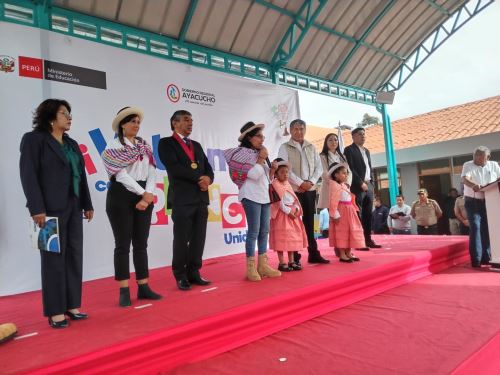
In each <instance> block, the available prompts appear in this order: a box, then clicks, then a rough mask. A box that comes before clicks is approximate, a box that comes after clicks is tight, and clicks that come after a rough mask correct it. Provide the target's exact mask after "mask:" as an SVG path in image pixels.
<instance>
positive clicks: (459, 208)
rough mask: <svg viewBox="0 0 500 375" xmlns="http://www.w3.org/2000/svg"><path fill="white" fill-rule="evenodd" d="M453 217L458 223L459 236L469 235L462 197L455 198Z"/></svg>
mask: <svg viewBox="0 0 500 375" xmlns="http://www.w3.org/2000/svg"><path fill="white" fill-rule="evenodd" d="M454 211H455V216H456V218H457V219H458V220H459V221H460V234H461V235H463V236H468V235H469V220H468V219H467V211H466V210H465V198H464V196H463V195H462V196H459V197H457V200H456V201H455V207H454Z"/></svg>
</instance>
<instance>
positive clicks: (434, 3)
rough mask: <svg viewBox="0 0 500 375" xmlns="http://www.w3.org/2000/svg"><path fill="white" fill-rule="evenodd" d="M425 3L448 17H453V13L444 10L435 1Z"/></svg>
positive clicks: (429, 0) (430, 0) (428, 0)
mask: <svg viewBox="0 0 500 375" xmlns="http://www.w3.org/2000/svg"><path fill="white" fill-rule="evenodd" d="M425 1H427V3H428V4H429V5H430V6H431V7H433V8H434V9H437V10H438V11H440V12H441V13H443V14H445V15H447V16H448V17H449V16H451V13H450V12H449V11H448V10H446V9H444V8H443V7H442V6H441V5H439V4H437V3H436V2H435V1H433V0H425Z"/></svg>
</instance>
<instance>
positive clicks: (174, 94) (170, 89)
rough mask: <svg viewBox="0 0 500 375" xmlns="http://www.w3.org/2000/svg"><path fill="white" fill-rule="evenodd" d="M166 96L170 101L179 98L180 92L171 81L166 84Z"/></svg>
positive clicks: (175, 100)
mask: <svg viewBox="0 0 500 375" xmlns="http://www.w3.org/2000/svg"><path fill="white" fill-rule="evenodd" d="M167 97H168V100H170V101H171V102H172V103H177V102H178V101H179V99H180V98H181V92H180V90H179V88H178V87H177V86H176V85H174V84H173V83H171V84H170V85H168V86H167Z"/></svg>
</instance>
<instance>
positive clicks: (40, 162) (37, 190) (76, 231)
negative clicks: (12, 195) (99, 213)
mask: <svg viewBox="0 0 500 375" xmlns="http://www.w3.org/2000/svg"><path fill="white" fill-rule="evenodd" d="M71 119H72V116H71V106H70V105H69V103H68V102H67V101H65V100H59V99H47V100H45V101H43V102H42V103H41V104H40V105H39V106H38V108H37V109H36V112H35V114H34V116H33V131H31V132H29V133H26V134H24V136H23V139H22V141H21V147H20V149H21V159H20V162H19V166H20V172H21V184H22V186H23V190H24V194H25V196H26V199H27V204H26V206H27V207H28V210H29V212H30V215H31V216H32V217H33V220H34V222H35V223H36V224H37V225H38V226H40V227H41V228H43V227H44V226H45V220H46V217H47V216H54V217H57V218H58V220H59V241H60V250H61V252H60V253H53V252H48V251H43V250H41V251H40V255H41V266H42V300H43V313H44V315H45V316H47V317H48V318H49V325H50V326H51V327H53V328H66V327H68V325H69V323H68V321H67V320H66V315H67V316H69V318H70V319H72V320H81V319H86V318H87V317H88V316H87V314H84V313H82V312H80V310H79V308H80V305H81V299H82V263H83V262H82V261H83V224H82V222H83V219H82V211H83V216H84V217H85V218H86V219H87V220H88V221H90V220H92V217H93V215H94V209H93V208H92V201H91V199H90V192H89V188H88V185H87V176H86V174H85V164H84V160H83V155H82V153H81V152H80V149H79V147H78V143H77V142H76V141H75V140H73V139H72V138H70V137H69V136H68V135H67V134H66V132H67V131H68V130H69V129H70V128H71Z"/></svg>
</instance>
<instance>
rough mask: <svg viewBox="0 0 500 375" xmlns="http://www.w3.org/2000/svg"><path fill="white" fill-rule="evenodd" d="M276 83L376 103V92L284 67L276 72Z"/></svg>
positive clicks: (358, 101)
mask: <svg viewBox="0 0 500 375" xmlns="http://www.w3.org/2000/svg"><path fill="white" fill-rule="evenodd" d="M276 83H278V84H279V85H282V86H288V87H292V88H295V89H298V90H305V91H310V92H314V93H316V94H322V95H326V96H331V97H334V98H337V99H343V100H349V101H352V102H356V103H363V104H368V105H373V106H374V105H375V104H376V103H375V92H373V91H369V90H364V89H360V88H358V87H352V86H348V85H343V84H339V83H334V82H330V81H327V80H324V79H321V78H318V77H314V76H311V75H308V74H304V73H300V72H297V71H293V70H291V69H285V68H282V69H280V70H279V71H278V72H277V73H276Z"/></svg>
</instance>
